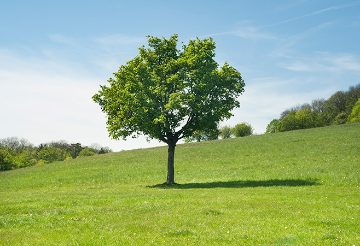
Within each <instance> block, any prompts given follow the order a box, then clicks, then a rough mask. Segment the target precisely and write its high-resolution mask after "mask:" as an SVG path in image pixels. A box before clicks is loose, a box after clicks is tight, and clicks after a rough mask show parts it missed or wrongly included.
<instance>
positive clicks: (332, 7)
mask: <svg viewBox="0 0 360 246" xmlns="http://www.w3.org/2000/svg"><path fill="white" fill-rule="evenodd" d="M356 5H360V1H356V2H351V3H346V4H340V5H335V6H331V7H328V8H324V9H321V10H317V11H314V12H311V13H309V14H306V15H302V16H299V17H295V18H292V19H288V20H284V21H281V22H278V23H273V24H269V25H264V26H262V27H261V28H266V27H272V26H277V25H281V24H285V23H288V22H292V21H296V20H300V19H303V18H306V17H309V16H312V15H318V14H321V13H324V12H328V11H331V10H337V9H343V8H349V7H352V6H356Z"/></svg>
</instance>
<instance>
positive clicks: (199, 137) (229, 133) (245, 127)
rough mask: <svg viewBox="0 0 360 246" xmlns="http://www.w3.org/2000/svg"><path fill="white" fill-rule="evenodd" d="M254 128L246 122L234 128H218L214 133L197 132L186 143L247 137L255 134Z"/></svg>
mask: <svg viewBox="0 0 360 246" xmlns="http://www.w3.org/2000/svg"><path fill="white" fill-rule="evenodd" d="M253 131H254V129H253V127H252V126H251V125H250V124H249V123H246V122H243V123H239V124H236V125H235V126H234V127H231V126H223V127H221V128H219V127H218V128H217V129H215V130H213V131H208V132H195V134H194V135H193V137H191V138H187V139H185V142H187V143H190V142H194V141H196V142H200V141H210V140H217V139H219V138H220V137H221V138H222V139H226V138H231V137H245V136H250V135H252V134H253Z"/></svg>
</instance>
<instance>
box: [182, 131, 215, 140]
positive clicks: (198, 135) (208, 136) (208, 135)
mask: <svg viewBox="0 0 360 246" xmlns="http://www.w3.org/2000/svg"><path fill="white" fill-rule="evenodd" d="M219 134H220V132H219V130H218V129H213V130H211V131H207V132H203V131H202V132H200V131H196V132H194V134H193V135H192V136H191V137H186V138H185V142H186V143H191V142H194V141H196V142H200V141H210V140H217V139H219Z"/></svg>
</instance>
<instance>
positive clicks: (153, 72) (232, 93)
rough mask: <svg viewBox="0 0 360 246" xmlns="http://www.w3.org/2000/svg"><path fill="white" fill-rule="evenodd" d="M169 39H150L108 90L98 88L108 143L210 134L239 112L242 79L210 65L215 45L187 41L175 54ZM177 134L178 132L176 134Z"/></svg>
mask: <svg viewBox="0 0 360 246" xmlns="http://www.w3.org/2000/svg"><path fill="white" fill-rule="evenodd" d="M177 41H178V38H177V35H176V34H175V35H174V36H172V37H170V39H165V38H163V39H160V38H156V37H152V36H148V46H149V48H145V47H144V46H142V47H141V48H140V49H139V51H140V54H139V55H138V56H136V57H135V58H134V59H132V60H130V61H128V62H127V63H126V65H122V66H121V67H120V68H119V70H118V72H116V73H114V75H115V78H110V79H109V80H108V82H109V83H110V86H109V87H108V86H101V90H100V91H99V92H98V94H95V95H94V96H93V100H94V101H95V102H96V103H98V104H99V105H100V106H101V109H102V111H103V112H104V113H106V115H107V117H108V121H107V125H108V131H109V134H110V136H111V137H112V138H114V139H119V138H123V139H126V138H127V137H129V136H133V137H136V136H137V135H139V134H144V135H145V136H147V137H149V138H155V139H159V140H161V141H163V142H165V143H169V142H171V141H175V142H176V141H177V140H179V139H181V138H185V137H192V136H193V135H194V134H196V133H197V132H211V131H212V130H215V129H217V123H218V122H220V121H221V120H223V119H227V118H229V117H230V116H231V115H232V114H231V113H230V111H231V110H232V109H233V108H235V107H239V102H238V101H237V100H236V98H237V97H238V96H239V95H240V94H241V93H242V92H243V91H244V88H243V87H244V86H245V84H244V81H243V80H242V78H241V75H240V73H239V72H238V71H237V70H236V69H234V68H233V67H231V66H229V65H228V64H227V63H225V64H224V66H223V67H221V68H220V69H219V68H218V64H217V63H216V62H215V61H214V59H213V58H214V56H215V53H214V50H215V42H214V41H213V40H212V39H211V38H208V39H203V40H201V39H199V38H197V39H196V40H190V41H189V44H188V45H183V47H182V50H177V48H176V45H177ZM175 129H179V130H175Z"/></svg>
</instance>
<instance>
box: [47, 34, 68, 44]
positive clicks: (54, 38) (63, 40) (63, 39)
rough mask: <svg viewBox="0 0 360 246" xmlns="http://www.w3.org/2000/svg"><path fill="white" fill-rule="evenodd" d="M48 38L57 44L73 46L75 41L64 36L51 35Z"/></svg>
mask: <svg viewBox="0 0 360 246" xmlns="http://www.w3.org/2000/svg"><path fill="white" fill-rule="evenodd" d="M48 37H49V38H50V39H51V40H52V41H54V42H56V43H62V44H73V41H72V40H71V39H70V38H67V37H65V36H63V35H62V34H49V35H48Z"/></svg>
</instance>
